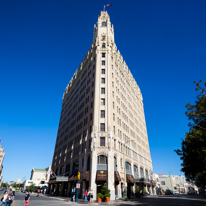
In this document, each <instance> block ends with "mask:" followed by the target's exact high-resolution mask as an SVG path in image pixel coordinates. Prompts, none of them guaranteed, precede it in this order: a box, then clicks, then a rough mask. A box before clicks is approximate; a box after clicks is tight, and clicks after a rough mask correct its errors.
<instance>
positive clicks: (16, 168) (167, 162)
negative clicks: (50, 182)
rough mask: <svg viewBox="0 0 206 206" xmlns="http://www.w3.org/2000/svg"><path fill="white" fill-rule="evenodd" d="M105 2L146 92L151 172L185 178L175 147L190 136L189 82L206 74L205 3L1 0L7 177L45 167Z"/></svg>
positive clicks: (1, 122) (0, 128) (1, 123)
mask: <svg viewBox="0 0 206 206" xmlns="http://www.w3.org/2000/svg"><path fill="white" fill-rule="evenodd" d="M104 4H113V6H112V7H108V9H107V10H108V13H109V15H110V19H111V22H112V23H113V24H114V31H115V42H116V44H117V47H118V49H119V50H120V52H121V54H122V55H123V58H124V60H125V61H126V63H127V65H128V67H129V69H130V70H131V72H132V74H133V76H134V77H135V79H136V81H137V83H138V85H139V86H140V89H141V91H142V94H143V99H144V109H145V115H146V123H147V130H148V136H149V143H150V150H151V157H152V161H153V167H154V173H165V174H168V172H170V171H174V173H173V174H177V175H180V174H182V173H181V172H180V169H181V167H180V163H181V162H180V160H179V157H178V156H177V155H176V153H175V152H174V149H178V148H180V143H181V138H184V133H185V132H186V131H188V126H187V124H188V120H187V118H186V116H185V111H186V109H185V104H186V103H187V102H191V103H193V102H194V101H195V98H196V92H195V87H194V84H193V81H194V80H199V79H202V78H203V76H204V75H205V73H206V38H205V37H206V21H205V20H206V12H205V11H206V1H205V0H198V1H197V0H193V1H190V0H181V1H180V0H168V1H165V0H161V1H160V0H156V1H154V0H138V1H137V0H136V1H135V0H133V1H123V0H110V1H101V0H98V1H97V0H88V1H83V0H82V1H80V0H76V1H71V0H58V1H57V0H44V1H42V0H33V1H32V0H30V1H28V0H18V1H16V0H1V1H0V39H1V43H0V138H1V139H2V145H3V147H4V149H5V152H6V156H5V160H4V169H3V180H4V181H10V180H13V181H16V180H17V178H22V177H24V176H26V177H27V178H29V177H30V171H31V169H32V167H33V166H34V167H35V168H46V167H47V166H49V165H50V164H51V161H52V157H53V151H54V145H55V141H56V134H57V129H58V123H59V117H60V110H61V104H62V95H63V92H64V90H65V87H66V85H67V84H68V83H69V80H70V79H71V77H72V76H73V74H74V72H75V70H76V69H77V68H78V66H79V64H80V62H81V60H82V59H83V58H84V56H85V54H86V52H87V50H88V49H89V48H90V45H91V43H92V38H93V28H94V24H95V23H96V22H97V18H98V15H99V13H100V11H101V10H102V9H103V5H104Z"/></svg>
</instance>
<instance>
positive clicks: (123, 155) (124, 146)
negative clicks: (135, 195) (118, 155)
mask: <svg viewBox="0 0 206 206" xmlns="http://www.w3.org/2000/svg"><path fill="white" fill-rule="evenodd" d="M130 141H131V142H133V141H134V139H132V140H129V141H127V142H125V143H123V146H124V147H123V164H124V181H125V201H127V187H126V170H125V158H124V148H125V144H127V143H128V142H130Z"/></svg>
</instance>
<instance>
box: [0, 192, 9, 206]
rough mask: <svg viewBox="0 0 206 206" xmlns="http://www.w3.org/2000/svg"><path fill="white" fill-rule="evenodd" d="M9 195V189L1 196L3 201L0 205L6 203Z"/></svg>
mask: <svg viewBox="0 0 206 206" xmlns="http://www.w3.org/2000/svg"><path fill="white" fill-rule="evenodd" d="M7 196H8V193H7V191H5V192H4V196H3V197H2V198H1V201H2V202H1V204H0V206H2V205H5V203H6V201H7Z"/></svg>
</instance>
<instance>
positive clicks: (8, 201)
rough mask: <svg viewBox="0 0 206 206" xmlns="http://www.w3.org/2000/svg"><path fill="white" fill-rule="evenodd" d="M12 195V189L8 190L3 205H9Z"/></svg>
mask: <svg viewBox="0 0 206 206" xmlns="http://www.w3.org/2000/svg"><path fill="white" fill-rule="evenodd" d="M12 196H13V191H12V189H10V190H9V194H8V196H7V201H6V204H5V206H10V205H11V203H12Z"/></svg>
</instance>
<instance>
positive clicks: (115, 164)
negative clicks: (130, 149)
mask: <svg viewBox="0 0 206 206" xmlns="http://www.w3.org/2000/svg"><path fill="white" fill-rule="evenodd" d="M114 166H115V167H117V158H116V157H114Z"/></svg>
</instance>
